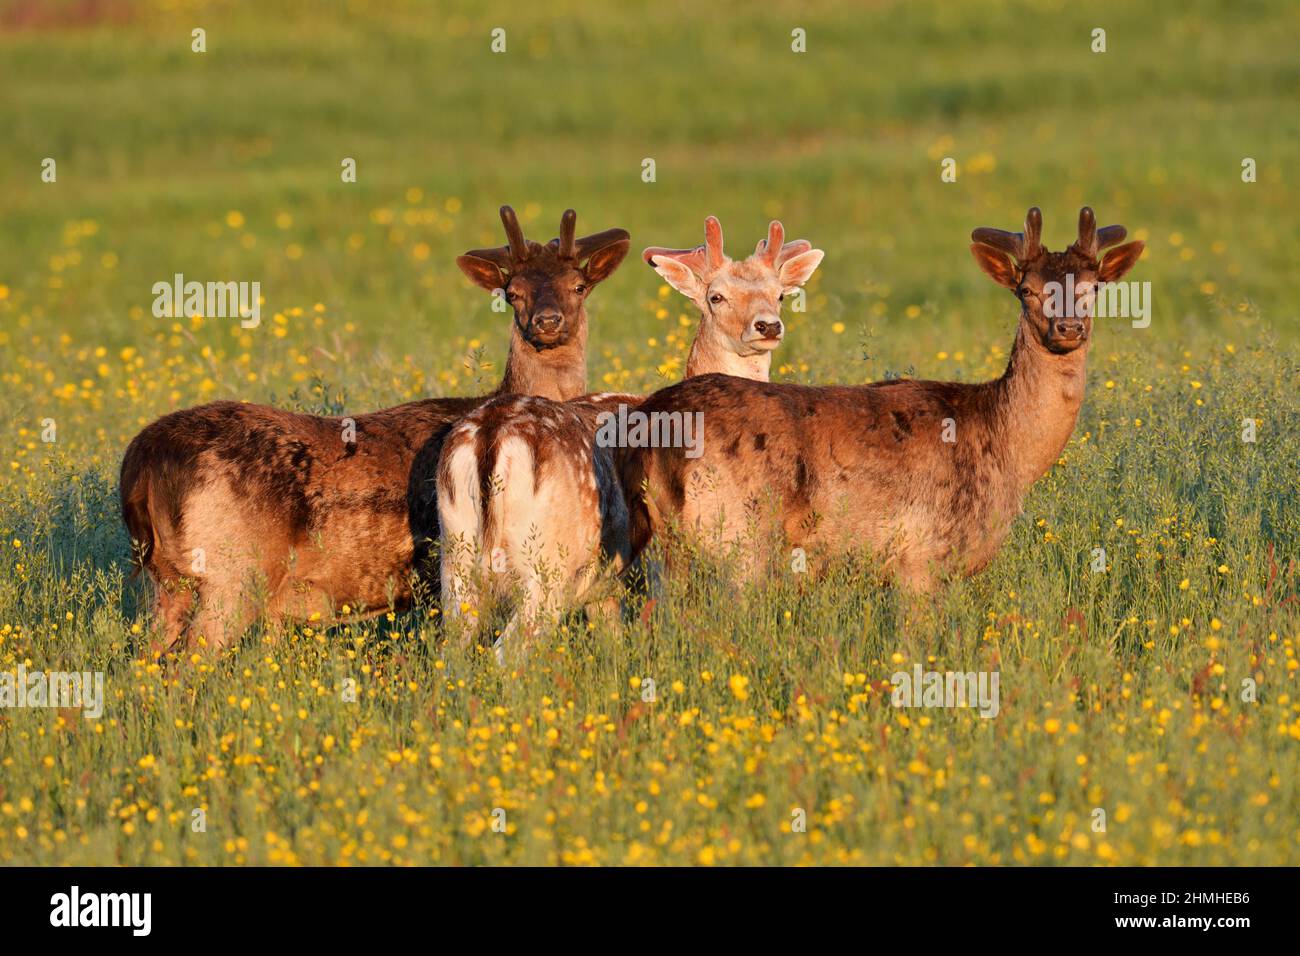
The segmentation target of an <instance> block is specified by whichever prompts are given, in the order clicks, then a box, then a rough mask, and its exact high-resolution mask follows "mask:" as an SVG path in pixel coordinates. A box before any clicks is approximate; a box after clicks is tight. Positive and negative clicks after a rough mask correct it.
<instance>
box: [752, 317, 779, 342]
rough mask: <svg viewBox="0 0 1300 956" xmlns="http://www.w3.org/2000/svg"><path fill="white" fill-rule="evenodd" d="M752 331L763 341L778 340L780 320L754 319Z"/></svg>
mask: <svg viewBox="0 0 1300 956" xmlns="http://www.w3.org/2000/svg"><path fill="white" fill-rule="evenodd" d="M754 331H755V332H757V333H758V334H759V335H761V336H763V338H765V339H779V338H780V337H781V320H780V319H755V320H754Z"/></svg>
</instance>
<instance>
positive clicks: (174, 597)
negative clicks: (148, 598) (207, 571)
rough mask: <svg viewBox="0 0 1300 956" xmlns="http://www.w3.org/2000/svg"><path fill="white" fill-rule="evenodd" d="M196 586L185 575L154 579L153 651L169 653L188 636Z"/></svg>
mask: <svg viewBox="0 0 1300 956" xmlns="http://www.w3.org/2000/svg"><path fill="white" fill-rule="evenodd" d="M194 604H195V589H194V585H193V583H192V582H190V581H188V580H186V579H185V578H180V577H177V578H173V579H170V580H155V581H154V600H153V630H154V635H153V637H152V638H151V640H150V642H149V650H150V653H151V654H155V655H156V654H165V653H167V652H168V651H171V650H173V649H177V650H179V648H178V647H177V645H178V644H179V643H180V642H181V640H182V639H183V638H184V636H185V628H186V627H187V625H188V624H189V622H190V615H191V613H193V611H194Z"/></svg>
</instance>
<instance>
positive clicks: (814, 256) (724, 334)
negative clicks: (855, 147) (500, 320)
mask: <svg viewBox="0 0 1300 956" xmlns="http://www.w3.org/2000/svg"><path fill="white" fill-rule="evenodd" d="M784 239H785V228H784V226H782V224H781V223H780V222H779V221H773V222H772V223H771V224H770V225H769V226H768V234H767V238H766V239H763V240H760V242H759V243H758V245H757V246H756V247H755V250H754V253H753V254H752V255H750V256H749V257H747V258H745V259H743V260H739V261H736V260H732V259H730V258H728V257H727V256H726V254H725V252H724V250H723V236H722V226H721V224H720V223H719V222H718V220H717V218H716V217H714V216H710V217H709V218H708V219H707V220H705V242H704V245H702V246H697V247H695V248H693V249H667V248H662V247H658V246H652V247H650V248H647V249H645V250H644V251H643V252H642V259H643V260H644V261H645V262H646V263H647V264H648V265H650V267H651V268H653V269H654V270H655V271H656V272H657V273H659V275H660V276H661V277H663V279H664V280H665V281H667V283H668V284H669V285H670V286H672V287H673V288H674V289H676V290H677V291H678V292H680V293H682V294H683V295H685V296H686V297H687V298H688V299H690V300H691V301H692V302H693V303H694V304H695V306H696V307H697V308H698V309H699V311H700V321H699V326H698V328H697V330H696V335H695V339H694V341H693V342H692V344H691V349H690V352H689V354H688V357H687V362H686V375H687V376H688V377H690V376H696V375H705V374H709V373H717V374H718V376H719V377H724V378H725V377H729V376H735V377H737V378H743V379H753V380H756V381H762V382H766V381H767V380H768V378H769V374H770V369H771V362H772V352H773V350H774V349H776V347H777V346H778V345H780V343H781V341H782V339H783V337H784V332H785V328H784V325H783V323H782V321H781V303H782V301H783V300H784V298H785V296H786V295H789V294H791V293H792V292H793V291H794V290H795V289H797V288H799V287H800V286H802V285H803V284H804V283H806V282H807V281H808V280H809V278H811V276H812V274H813V272H814V271H815V270H816V269H817V267H818V265H820V263H821V261H822V258H823V256H824V253H823V252H822V251H821V250H820V249H813V248H812V244H811V243H809V242H807V241H806V240H802V239H800V240H795V241H793V242H785V241H784ZM644 400H645V396H641V395H628V394H619V393H598V394H592V395H586V396H583V397H581V398H578V399H574V400H572V401H568V402H560V401H555V400H553V399H548V398H544V397H540V396H502V397H500V398H496V399H493V400H492V401H490V402H487V403H485V404H484V405H481V406H480V407H479V408H477V409H475V410H474V411H473V412H472V413H470V414H469V415H467V416H466V417H465V418H463V419H462V420H461V421H459V422H458V423H457V424H456V425H455V426H454V427H453V428H452V430H451V432H450V433H449V434H448V436H447V439H446V441H445V443H444V445H443V448H442V456H441V459H440V461H439V463H438V482H437V487H438V514H439V524H440V527H441V531H442V546H441V555H442V566H441V574H442V594H443V608H444V614H445V615H446V617H447V620H448V621H450V622H452V624H453V626H454V625H456V624H457V622H459V624H460V625H464V626H465V627H464V631H465V633H464V637H465V638H466V639H468V638H470V637H472V636H473V632H474V630H475V627H474V620H473V619H474V618H475V617H476V616H477V614H478V608H479V606H480V605H481V604H482V599H483V598H484V597H485V596H486V595H485V593H484V592H485V591H487V592H490V594H491V596H492V597H494V598H496V599H498V600H505V601H507V602H508V601H509V600H510V598H511V597H512V596H513V594H512V592H521V597H520V598H519V600H518V602H517V607H516V608H515V610H514V613H513V614H512V616H511V617H510V620H509V622H508V623H507V624H506V626H505V628H504V629H503V630H502V633H501V637H500V639H499V640H498V641H497V642H495V651H496V654H497V658H498V660H499V661H501V662H504V659H505V655H506V652H507V651H508V650H510V649H511V648H512V647H513V646H514V645H515V644H516V643H517V640H518V636H519V635H522V642H521V643H520V647H519V651H520V653H525V654H526V652H527V648H528V644H529V643H530V642H531V640H532V638H533V637H535V635H536V633H537V632H538V630H539V629H540V628H541V627H542V626H543V625H544V624H545V623H546V622H547V621H552V622H553V621H555V620H557V619H558V618H560V617H561V616H562V615H563V614H564V613H566V612H567V611H568V610H570V609H572V608H575V607H577V606H580V605H586V606H588V607H589V609H591V610H593V611H597V612H600V613H603V614H604V615H605V616H607V617H608V616H610V614H611V610H610V609H611V606H613V607H617V600H616V599H608V598H607V599H605V600H604V601H603V602H598V601H596V600H594V599H593V594H595V593H596V592H597V591H598V590H599V587H598V585H600V584H601V583H603V582H606V581H610V580H612V573H617V572H618V571H620V570H622V568H623V567H624V566H625V565H626V564H627V562H628V560H629V558H630V539H629V537H628V532H629V526H628V513H627V504H626V496H625V494H624V492H623V489H622V487H621V486H620V485H619V482H618V476H617V471H616V468H615V459H614V455H615V450H616V447H615V446H616V445H617V444H618V438H619V436H618V433H617V427H616V423H617V422H618V420H619V417H620V416H622V418H623V420H624V421H626V418H627V416H628V414H629V412H634V410H635V409H636V408H637V406H639V405H640V404H641V403H642V402H643V401H644ZM678 424H679V425H680V424H681V423H678ZM677 437H678V439H679V440H680V439H681V438H683V437H684V436H683V435H682V434H681V433H680V432H679V433H678V435H677Z"/></svg>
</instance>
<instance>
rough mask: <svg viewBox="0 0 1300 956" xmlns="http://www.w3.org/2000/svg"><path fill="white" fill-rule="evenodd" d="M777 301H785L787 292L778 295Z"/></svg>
mask: <svg viewBox="0 0 1300 956" xmlns="http://www.w3.org/2000/svg"><path fill="white" fill-rule="evenodd" d="M776 301H777V302H784V301H785V293H784V292H782V293H781V294H780V295H778V296H777V297H776Z"/></svg>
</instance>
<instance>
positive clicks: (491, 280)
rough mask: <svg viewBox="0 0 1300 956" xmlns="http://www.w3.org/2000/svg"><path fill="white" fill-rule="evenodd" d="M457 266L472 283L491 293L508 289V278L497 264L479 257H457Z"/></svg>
mask: <svg viewBox="0 0 1300 956" xmlns="http://www.w3.org/2000/svg"><path fill="white" fill-rule="evenodd" d="M456 265H458V266H460V271H461V272H463V273H465V275H466V276H468V277H469V281H470V282H472V283H474V284H475V285H477V286H482V287H483V288H484V289H487V290H488V291H489V292H494V291H496V290H497V289H504V288H505V287H506V277H505V276H504V275H502V274H501V268H500V267H499V266H498V265H497V264H496V263H495V262H489V261H488V260H486V259H480V258H479V257H478V256H457V257H456Z"/></svg>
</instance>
